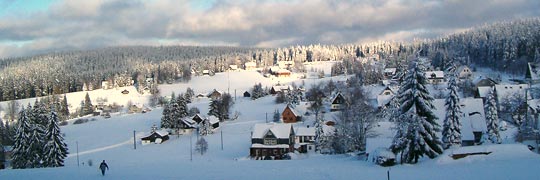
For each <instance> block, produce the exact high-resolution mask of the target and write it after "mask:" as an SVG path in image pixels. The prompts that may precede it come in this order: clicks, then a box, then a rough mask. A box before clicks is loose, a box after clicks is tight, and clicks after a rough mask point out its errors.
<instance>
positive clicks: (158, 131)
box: [156, 130, 169, 137]
mask: <svg viewBox="0 0 540 180" xmlns="http://www.w3.org/2000/svg"><path fill="white" fill-rule="evenodd" d="M156 134H158V135H160V136H161V137H163V136H168V135H169V132H167V131H165V130H157V131H156Z"/></svg>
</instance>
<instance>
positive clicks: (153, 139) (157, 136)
mask: <svg viewBox="0 0 540 180" xmlns="http://www.w3.org/2000/svg"><path fill="white" fill-rule="evenodd" d="M167 140H169V132H167V131H165V130H152V132H150V134H149V135H146V136H145V137H142V138H141V142H142V144H143V145H146V144H150V143H155V144H161V143H163V142H164V141H167Z"/></svg>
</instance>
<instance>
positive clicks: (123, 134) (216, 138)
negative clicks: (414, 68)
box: [0, 71, 540, 180]
mask: <svg viewBox="0 0 540 180" xmlns="http://www.w3.org/2000/svg"><path fill="white" fill-rule="evenodd" d="M329 79H330V78H325V79H305V80H304V81H305V84H306V86H307V87H309V85H310V84H313V83H317V82H319V81H323V80H329ZM229 80H230V82H231V83H230V90H231V93H233V91H234V90H233V89H237V96H238V97H237V100H236V103H235V105H234V107H233V110H232V112H234V111H238V112H240V113H241V115H240V116H239V118H238V119H237V120H235V121H229V122H225V123H223V124H222V125H221V128H220V129H219V130H218V131H217V132H216V133H215V134H212V135H209V136H206V137H205V139H206V140H207V141H208V144H209V149H208V151H207V153H206V154H204V155H200V154H198V153H196V152H195V151H193V156H192V157H193V158H192V160H190V159H191V158H190V157H191V156H190V139H191V140H193V144H194V143H195V141H196V138H197V136H196V135H193V136H190V135H181V136H172V137H171V139H169V140H168V141H165V142H164V143H163V144H159V145H158V144H150V145H145V146H142V145H141V143H140V139H139V138H140V137H142V135H144V134H145V133H147V132H149V131H150V127H151V126H152V125H154V124H156V125H158V124H159V121H160V118H161V112H162V109H161V108H156V109H153V110H152V111H150V112H147V113H144V114H113V116H112V118H109V119H103V118H102V117H95V120H94V121H89V122H88V123H85V124H78V125H73V124H70V125H67V126H63V127H62V132H63V133H65V139H66V143H67V144H68V146H69V152H70V155H69V157H68V158H67V159H66V166H65V167H61V168H42V169H17V170H14V169H8V170H0V179H43V178H47V179H49V178H50V179H96V178H105V179H386V177H387V171H390V177H391V179H404V180H407V179H411V180H416V179H437V180H446V179H449V180H450V179H492V180H497V179H540V173H538V166H539V165H540V156H538V155H537V154H534V153H532V152H530V151H528V150H527V148H526V147H525V146H524V145H521V144H503V145H490V146H480V147H466V148H462V149H453V150H449V151H446V152H445V154H443V155H441V156H439V157H438V158H436V159H434V160H429V159H423V160H422V161H421V162H420V163H418V164H416V165H396V166H393V167H391V168H384V167H380V166H378V165H374V164H372V163H370V162H367V161H363V160H359V159H358V158H357V157H355V156H349V155H320V154H301V155H297V156H295V158H294V159H293V160H283V161H256V160H251V159H249V158H248V156H249V147H250V145H251V143H250V137H251V128H252V127H253V125H254V124H255V123H264V122H266V113H268V121H271V119H272V113H273V112H274V111H275V110H276V109H278V110H279V111H282V110H283V108H284V107H285V105H284V104H275V103H274V100H275V97H273V96H267V97H264V98H261V99H258V100H254V101H253V100H251V99H249V98H243V97H241V93H243V91H245V90H248V89H250V88H251V87H252V86H253V85H254V84H255V83H259V82H261V83H262V84H263V86H271V85H272V84H274V83H277V81H280V83H290V82H295V83H296V84H298V85H300V84H301V81H302V80H298V79H295V78H286V79H277V78H274V79H272V78H265V77H263V76H262V75H260V74H258V73H256V72H254V71H241V72H230V74H229V73H220V74H217V75H216V76H213V77H209V76H202V77H194V78H193V79H192V81H190V82H189V83H179V84H172V85H163V86H161V87H160V89H161V91H162V95H169V94H170V93H171V92H172V91H175V92H176V93H177V94H178V93H181V92H182V93H183V92H185V89H186V88H187V87H191V88H193V89H194V90H195V92H196V93H199V92H200V93H203V92H204V93H206V92H209V91H211V90H213V89H214V88H215V89H218V90H221V91H226V90H227V87H228V85H229V83H228V82H229ZM333 80H336V77H334V78H333ZM99 91H102V90H96V91H92V92H95V93H97V92H99ZM117 91H121V90H108V91H103V92H101V93H99V94H101V95H107V94H109V93H108V92H111V93H114V92H117ZM84 94H86V93H85V92H81V93H79V94H78V95H73V96H77V97H81V98H80V99H81V100H82V98H83V97H84ZM130 94H131V93H130ZM90 95H91V96H92V94H90ZM70 96H71V95H68V98H70ZM132 96H134V97H133V98H137V97H141V98H139V99H132V101H133V102H134V103H145V100H144V99H143V97H147V96H139V95H136V94H133V95H132ZM108 97H109V101H116V99H115V98H113V97H118V98H119V99H120V100H123V101H125V102H127V97H122V96H121V95H119V94H111V96H108ZM120 100H119V101H120ZM74 101H76V100H74ZM78 101H80V100H78ZM208 102H209V100H208V99H207V98H200V99H196V100H194V102H193V103H191V104H189V106H190V107H198V108H199V109H200V110H201V113H202V114H206V112H207V111H208ZM328 114H329V113H328ZM308 124H309V122H304V123H299V124H297V125H296V126H304V125H308ZM390 127H391V124H390V123H384V122H383V123H380V126H379V127H377V128H376V131H378V132H379V134H380V138H381V139H380V141H383V140H384V138H391V137H392V133H391V130H390ZM134 131H135V132H136V136H137V148H136V149H134V147H133V132H134ZM221 134H223V149H222V148H221ZM375 141H377V138H375ZM479 149H480V150H482V151H490V152H492V153H491V154H490V155H477V156H469V157H465V158H462V159H458V160H454V159H452V158H450V157H449V155H450V154H452V153H454V152H457V151H465V152H468V151H478V150H479ZM77 150H78V157H77ZM77 160H79V165H77V164H78V163H77ZM89 160H92V161H93V166H89V164H88V161H89ZM102 160H106V161H107V162H108V164H109V167H110V171H108V172H107V174H106V176H105V177H101V174H100V172H99V171H98V165H99V163H100V162H101V161H102ZM83 163H84V164H83Z"/></svg>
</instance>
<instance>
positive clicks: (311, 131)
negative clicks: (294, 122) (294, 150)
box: [295, 127, 315, 136]
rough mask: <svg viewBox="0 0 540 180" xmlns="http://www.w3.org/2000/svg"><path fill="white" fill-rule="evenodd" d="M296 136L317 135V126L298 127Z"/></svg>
mask: <svg viewBox="0 0 540 180" xmlns="http://www.w3.org/2000/svg"><path fill="white" fill-rule="evenodd" d="M295 133H296V136H315V128H314V127H312V128H308V127H298V128H296V130H295Z"/></svg>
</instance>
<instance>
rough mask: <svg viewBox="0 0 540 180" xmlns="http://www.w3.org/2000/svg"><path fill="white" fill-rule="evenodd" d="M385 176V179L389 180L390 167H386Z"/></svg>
mask: <svg viewBox="0 0 540 180" xmlns="http://www.w3.org/2000/svg"><path fill="white" fill-rule="evenodd" d="M386 178H387V180H390V168H388V171H386Z"/></svg>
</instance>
